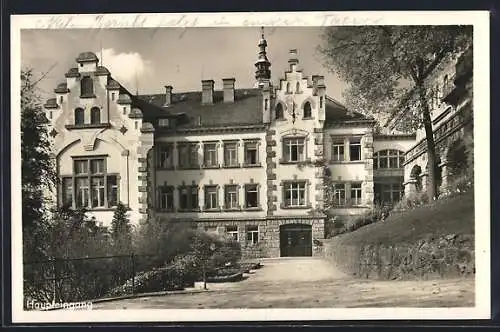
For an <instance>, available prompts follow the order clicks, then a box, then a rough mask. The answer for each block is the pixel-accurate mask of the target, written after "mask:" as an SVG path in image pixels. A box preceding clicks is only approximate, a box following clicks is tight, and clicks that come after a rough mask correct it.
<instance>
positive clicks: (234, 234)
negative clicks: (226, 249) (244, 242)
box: [226, 226, 239, 242]
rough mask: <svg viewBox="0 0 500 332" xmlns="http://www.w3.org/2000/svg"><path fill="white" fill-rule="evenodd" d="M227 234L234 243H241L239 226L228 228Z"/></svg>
mask: <svg viewBox="0 0 500 332" xmlns="http://www.w3.org/2000/svg"><path fill="white" fill-rule="evenodd" d="M226 234H227V235H228V236H229V237H230V238H231V239H233V240H234V241H236V242H238V241H239V234H238V226H226Z"/></svg>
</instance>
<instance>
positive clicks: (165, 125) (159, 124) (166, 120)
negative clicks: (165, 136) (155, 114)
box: [158, 119, 170, 127]
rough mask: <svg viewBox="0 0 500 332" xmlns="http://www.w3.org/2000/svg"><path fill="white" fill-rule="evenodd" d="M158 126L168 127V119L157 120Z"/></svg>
mask: <svg viewBox="0 0 500 332" xmlns="http://www.w3.org/2000/svg"><path fill="white" fill-rule="evenodd" d="M158 126H160V127H169V126H170V119H159V120H158Z"/></svg>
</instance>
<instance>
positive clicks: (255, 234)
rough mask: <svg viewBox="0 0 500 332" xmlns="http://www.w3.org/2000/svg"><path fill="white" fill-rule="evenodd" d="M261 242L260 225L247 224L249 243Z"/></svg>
mask: <svg viewBox="0 0 500 332" xmlns="http://www.w3.org/2000/svg"><path fill="white" fill-rule="evenodd" d="M258 242H259V226H256V225H255V226H254V225H252V226H247V244H257V243H258Z"/></svg>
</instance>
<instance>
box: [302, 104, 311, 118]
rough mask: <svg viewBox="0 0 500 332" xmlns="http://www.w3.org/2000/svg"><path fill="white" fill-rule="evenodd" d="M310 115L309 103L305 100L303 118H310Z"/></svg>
mask: <svg viewBox="0 0 500 332" xmlns="http://www.w3.org/2000/svg"><path fill="white" fill-rule="evenodd" d="M311 117H312V110H311V103H310V102H308V101H307V102H306V103H305V104H304V118H311Z"/></svg>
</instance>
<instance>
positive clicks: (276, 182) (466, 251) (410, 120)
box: [11, 11, 490, 322]
mask: <svg viewBox="0 0 500 332" xmlns="http://www.w3.org/2000/svg"><path fill="white" fill-rule="evenodd" d="M488 17H489V16H488V13H487V12H479V11H475V12H462V13H454V12H413V13H404V12H400V13H397V14H396V13H390V12H385V13H376V12H371V13H370V12H359V13H350V14H345V13H342V12H338V13H336V12H307V13H220V14H217V13H211V14H126V15H125V14H123V15H115V14H105V15H56V16H54V15H36V16H22V15H19V16H17V17H16V16H13V20H12V35H11V37H12V45H13V46H12V70H11V73H12V90H13V96H12V101H13V103H12V111H11V114H12V115H11V119H12V127H11V128H12V129H11V130H12V148H11V149H12V153H13V155H12V170H11V171H12V181H11V182H12V211H13V219H12V253H13V259H12V261H13V274H12V287H13V291H12V294H13V304H12V305H13V307H12V308H13V322H16V320H17V321H19V322H30V321H36V322H97V321H98V322H106V321H115V322H121V321H123V322H126V321H210V320H217V321H231V320H240V321H241V320H261V321H262V320H281V319H286V320H299V319H311V320H314V319H323V320H325V319H327V320H332V319H421V318H427V319H444V318H448V319H450V318H458V319H465V318H469V319H470V318H489V315H490V294H489V289H490V276H489V273H490V267H489V261H490V260H489V250H490V247H489V241H490V240H489V239H490V236H489V227H490V214H489V210H490V206H489V204H490V203H489V202H490V199H489V197H490V193H489V190H490V183H489V112H490V109H489V91H490V90H489V48H488V44H489V30H488V29H489V27H488ZM110 310H112V311H110Z"/></svg>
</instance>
